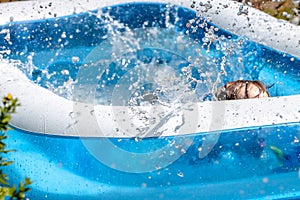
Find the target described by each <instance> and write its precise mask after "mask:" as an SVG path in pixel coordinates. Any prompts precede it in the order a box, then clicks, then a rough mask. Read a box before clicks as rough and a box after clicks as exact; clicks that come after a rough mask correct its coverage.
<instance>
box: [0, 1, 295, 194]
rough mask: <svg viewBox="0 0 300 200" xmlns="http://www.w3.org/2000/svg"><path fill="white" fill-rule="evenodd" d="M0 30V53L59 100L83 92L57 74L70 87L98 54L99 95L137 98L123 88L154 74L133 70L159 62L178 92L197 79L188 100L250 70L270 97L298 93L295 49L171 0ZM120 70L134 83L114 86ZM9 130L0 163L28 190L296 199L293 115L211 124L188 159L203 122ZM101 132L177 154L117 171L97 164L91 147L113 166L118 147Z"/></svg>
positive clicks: (140, 150)
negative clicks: (125, 134)
mask: <svg viewBox="0 0 300 200" xmlns="http://www.w3.org/2000/svg"><path fill="white" fill-rule="evenodd" d="M191 20H194V21H191ZM196 24H197V26H199V27H200V28H198V29H197V30H195V28H194V26H196ZM201 27H203V28H201ZM1 29H2V30H3V29H8V30H9V32H10V41H7V40H5V39H4V36H3V39H2V38H1V39H0V50H1V51H2V52H7V53H2V56H3V58H5V59H10V60H11V61H12V62H13V61H16V60H19V61H20V62H19V63H17V64H16V65H17V66H18V67H19V68H20V69H22V70H23V71H24V73H26V74H27V76H28V78H29V79H31V80H32V81H34V82H35V83H36V84H39V85H40V86H41V87H45V88H47V89H49V90H52V91H53V92H55V93H56V94H58V95H61V96H63V97H65V98H69V99H75V100H81V101H85V100H86V99H84V98H82V97H80V96H76V95H73V94H70V93H69V92H70V91H69V90H68V88H66V87H65V85H66V83H67V82H68V81H71V82H74V86H75V89H76V87H80V84H83V83H85V81H87V80H85V79H83V78H86V77H88V76H87V75H85V76H83V77H82V76H79V74H80V70H81V67H82V66H84V65H85V64H89V63H94V62H97V60H99V59H103V60H105V65H103V66H101V67H103V68H104V69H105V70H104V71H103V70H102V68H101V70H100V71H98V72H99V74H100V76H99V77H97V81H98V83H97V87H96V93H95V95H94V96H93V98H94V99H93V100H95V101H96V102H98V103H99V104H104V105H113V106H115V105H116V106H117V105H131V104H130V103H132V102H133V103H134V104H136V105H139V104H142V103H143V102H141V101H139V99H137V100H136V99H135V100H136V101H126V102H124V98H125V99H126V100H128V99H129V100H131V99H134V97H135V96H134V95H135V94H138V95H140V93H143V92H145V91H151V92H153V91H156V89H157V87H162V85H163V83H162V82H159V84H160V85H159V84H158V85H157V83H156V82H155V81H153V80H152V79H151V81H150V79H148V76H147V75H145V74H144V73H145V72H147V73H148V71H151V70H153V69H161V68H163V69H165V68H166V69H169V70H171V72H172V73H173V72H174V74H175V75H176V77H180V78H179V80H180V81H183V82H184V84H185V85H186V86H187V89H188V90H189V91H194V90H196V91H197V94H198V95H197V101H206V100H211V99H213V94H214V91H213V85H214V84H215V83H216V84H217V85H218V86H221V85H223V84H224V83H226V82H228V81H232V80H236V79H250V80H257V79H259V80H261V81H263V82H264V83H265V84H266V85H267V86H268V85H269V86H271V85H273V86H272V87H271V88H270V89H269V92H270V94H271V96H286V95H295V94H300V93H299V91H300V80H299V75H300V68H299V66H300V59H299V58H296V57H293V56H291V55H288V54H284V53H282V52H279V51H276V50H274V49H270V48H268V47H265V46H263V45H260V44H256V43H254V42H252V41H250V40H248V39H247V38H244V37H239V36H236V35H233V34H231V33H230V32H227V31H225V30H223V29H222V28H221V27H216V26H214V25H213V24H211V23H209V22H207V21H206V20H205V19H202V18H197V17H196V13H195V12H194V11H192V10H190V9H187V8H182V7H178V6H171V5H165V4H155V3H134V4H124V5H117V6H113V7H108V8H103V9H101V10H97V11H93V12H88V13H82V14H76V15H71V16H67V17H62V18H55V19H45V20H42V21H28V22H15V23H11V24H8V25H5V26H2V27H0V30H1ZM193 30H194V31H193ZM126 34H127V35H126ZM147 34H153V35H152V37H146V36H147ZM137 36H139V37H140V38H139V37H137ZM0 37H2V35H0ZM118 38H119V39H120V40H121V41H119V39H118ZM149 38H154V39H153V40H150V41H149ZM124 41H126V42H124ZM100 65H101V64H100ZM137 66H145V68H141V69H143V70H140V69H139V68H138V67H137ZM166 66H167V67H166ZM150 67H153V69H149V68H150ZM147 69H148V71H147ZM167 72H168V71H167ZM219 72H222V73H219ZM138 76H141V77H143V78H145V79H146V80H149V81H143V80H139V79H138ZM151 76H152V75H151ZM218 76H220V81H218V78H217V77H218ZM76 79H78V80H79V83H80V84H78V82H77V83H76ZM131 79H132V81H133V82H140V85H141V86H140V87H136V88H134V89H133V90H132V91H130V92H132V94H131V93H130V94H126V95H127V96H126V95H125V97H124V95H122V93H121V92H122V91H121V90H120V91H119V90H117V89H116V88H117V87H121V86H122V84H125V85H126V84H127V85H129V84H131V83H132V82H130V81H127V80H131ZM192 80H196V81H192ZM87 83H88V81H87ZM120 83H122V84H120ZM165 84H169V83H165ZM119 85H121V86H119ZM166 87H170V88H171V89H173V88H172V87H173V86H170V85H166V86H165V88H166ZM115 91H117V92H118V93H117V94H119V96H121V97H120V99H119V98H116V97H118V95H116V92H115ZM166 91H167V90H166ZM166 91H164V92H160V93H159V96H158V97H159V98H161V99H163V101H164V103H168V102H169V101H170V100H171V99H172V97H173V96H172V95H173V94H172V92H169V93H168V91H167V92H166ZM179 91H181V90H179ZM175 96H176V95H175ZM191 100H193V101H194V100H195V99H191ZM21 103H22V102H21ZM8 134H9V138H8V139H7V140H6V142H7V144H8V148H9V149H17V150H18V151H17V152H13V153H11V154H10V155H9V158H10V159H12V160H15V164H14V165H11V166H9V167H8V168H7V170H6V171H7V174H9V176H10V177H11V180H10V181H11V182H16V181H20V180H22V179H23V178H24V176H28V177H30V178H31V179H32V180H33V182H34V183H33V185H32V189H31V191H30V192H29V193H28V198H30V199H70V198H73V199H192V198H193V199H260V198H270V199H284V198H294V199H297V198H300V184H299V182H300V180H299V178H300V177H299V176H300V174H299V173H300V172H299V167H300V146H299V137H300V123H289V124H282V125H273V126H264V127H253V128H244V129H237V130H229V131H222V132H221V135H220V138H219V140H218V142H217V144H216V145H215V146H214V148H213V149H212V150H211V151H210V152H209V154H208V155H207V156H206V157H204V158H199V148H201V146H202V143H203V141H204V140H205V138H206V133H190V134H189V135H185V136H175V137H159V138H143V139H137V138H132V139H124V138H114V139H113V138H79V137H67V136H66V137H60V136H51V135H42V134H38V133H29V132H24V131H22V130H18V129H17V130H11V131H9V132H8ZM208 134H215V133H208ZM184 141H191V144H190V145H188V148H185V146H184V145H182V144H181V143H180V142H184ZM107 142H110V144H113V145H115V146H116V147H117V148H118V149H121V150H123V151H124V152H129V153H131V154H132V155H141V154H143V155H146V158H148V159H149V160H150V159H154V160H155V159H156V157H155V158H152V157H151V155H152V153H153V152H155V151H156V150H160V149H162V148H165V147H167V148H166V150H165V152H163V155H162V157H163V158H165V159H166V160H168V159H169V158H170V157H172V156H173V155H174V154H176V151H180V152H182V155H181V156H180V157H179V158H178V159H176V160H175V161H174V162H170V163H168V165H162V166H160V163H158V164H157V168H156V169H153V170H148V171H147V170H146V171H143V170H136V171H135V167H137V168H138V165H139V163H132V165H130V166H124V169H126V170H123V171H122V170H116V169H120V168H118V167H116V166H107V165H106V164H105V163H102V162H101V159H100V160H99V159H98V158H99V157H97V155H95V152H97V153H98V154H99V155H102V154H104V155H107V157H109V158H111V160H112V161H111V163H114V164H115V165H122V164H123V163H127V161H126V160H127V159H129V158H128V157H127V158H126V157H122V156H120V155H119V154H118V152H117V151H112V150H111V149H107ZM87 146H88V147H89V148H87ZM272 146H273V147H276V148H278V149H280V151H281V152H282V153H283V155H284V156H283V158H278V155H276V152H274V151H273V150H272V149H271V147H272ZM91 148H94V149H93V151H91ZM126 155H127V154H126ZM154 155H156V154H154ZM147 156H148V157H147ZM158 157H159V156H158ZM114 159H115V160H114ZM144 159H145V158H144ZM129 160H130V159H129ZM158 160H160V159H158ZM142 161H145V162H147V159H145V160H142ZM142 166H145V165H142Z"/></svg>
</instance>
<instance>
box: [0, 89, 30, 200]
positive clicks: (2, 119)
mask: <svg viewBox="0 0 300 200" xmlns="http://www.w3.org/2000/svg"><path fill="white" fill-rule="evenodd" d="M19 105H20V104H19V103H18V99H17V98H13V97H12V95H11V94H8V95H7V96H6V97H3V99H2V104H0V200H4V199H11V200H12V199H18V200H22V199H25V196H26V195H25V194H26V192H27V191H29V190H30V188H29V185H30V184H31V180H30V179H29V178H25V180H24V182H20V183H19V185H18V186H16V185H10V184H9V183H8V180H9V177H8V176H7V175H6V174H4V173H3V168H4V167H6V166H8V165H11V164H13V162H12V161H10V160H7V158H6V157H5V154H7V153H13V151H15V150H7V149H6V144H5V139H6V138H7V130H9V122H10V119H11V114H13V113H15V112H16V108H17V106H19Z"/></svg>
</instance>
